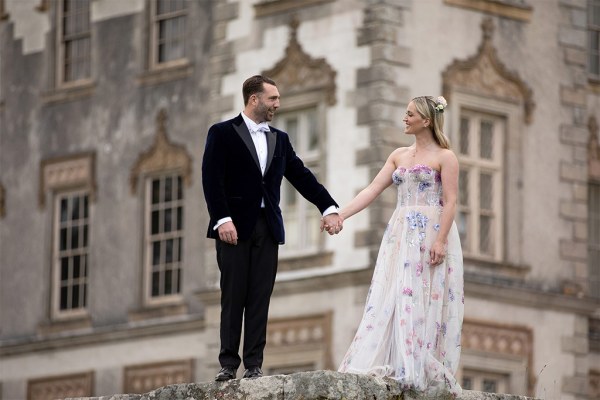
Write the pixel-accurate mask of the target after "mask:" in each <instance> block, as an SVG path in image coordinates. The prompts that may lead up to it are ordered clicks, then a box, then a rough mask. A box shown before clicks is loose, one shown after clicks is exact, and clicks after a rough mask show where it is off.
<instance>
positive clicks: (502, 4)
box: [444, 0, 533, 22]
mask: <svg viewBox="0 0 600 400" xmlns="http://www.w3.org/2000/svg"><path fill="white" fill-rule="evenodd" d="M444 2H445V3H446V4H449V5H452V6H457V7H463V8H468V9H471V10H478V11H482V12H485V13H488V14H493V15H497V16H499V17H505V18H512V19H516V20H518V21H527V22H529V21H531V14H532V13H533V7H531V6H530V5H528V4H526V3H525V1H524V0H493V1H490V0H444Z"/></svg>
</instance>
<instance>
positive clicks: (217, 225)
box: [213, 217, 233, 231]
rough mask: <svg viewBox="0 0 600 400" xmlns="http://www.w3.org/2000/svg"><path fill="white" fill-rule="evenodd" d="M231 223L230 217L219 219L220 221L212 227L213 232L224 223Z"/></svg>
mask: <svg viewBox="0 0 600 400" xmlns="http://www.w3.org/2000/svg"><path fill="white" fill-rule="evenodd" d="M230 221H233V220H232V219H231V217H225V218H221V219H220V220H218V221H217V224H216V225H215V226H214V227H213V231H216V230H217V229H218V228H219V227H220V226H221V225H223V224H224V223H225V222H230Z"/></svg>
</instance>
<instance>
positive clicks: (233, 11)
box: [214, 3, 240, 21]
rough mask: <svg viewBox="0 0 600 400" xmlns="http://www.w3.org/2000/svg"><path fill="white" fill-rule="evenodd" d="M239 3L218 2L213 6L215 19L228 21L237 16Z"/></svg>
mask: <svg viewBox="0 0 600 400" xmlns="http://www.w3.org/2000/svg"><path fill="white" fill-rule="evenodd" d="M239 8H240V7H239V3H220V4H218V5H217V6H216V7H215V12H214V19H215V21H229V20H232V19H235V18H237V17H238V16H239Z"/></svg>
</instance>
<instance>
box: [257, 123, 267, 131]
mask: <svg viewBox="0 0 600 400" xmlns="http://www.w3.org/2000/svg"><path fill="white" fill-rule="evenodd" d="M255 132H271V130H270V129H269V125H267V123H266V122H261V123H260V124H258V125H256V128H255Z"/></svg>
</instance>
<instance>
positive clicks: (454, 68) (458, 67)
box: [442, 18, 535, 124]
mask: <svg viewBox="0 0 600 400" xmlns="http://www.w3.org/2000/svg"><path fill="white" fill-rule="evenodd" d="M481 29H482V32H483V41H482V43H481V45H480V46H479V49H478V51H477V54H476V55H474V56H473V57H471V58H468V59H467V60H455V61H454V62H453V63H452V64H451V65H450V66H449V67H448V68H447V69H446V71H444V73H443V74H442V79H443V82H444V83H443V85H444V88H443V92H444V95H445V96H446V97H447V98H450V97H451V93H452V91H453V89H460V90H462V91H466V92H468V93H474V94H477V95H481V96H485V97H491V98H497V99H501V100H504V101H509V102H512V103H517V104H522V105H523V109H524V115H525V123H527V124H529V123H530V122H531V121H532V118H533V110H534V108H535V103H534V101H533V93H532V91H531V89H530V88H529V87H528V86H527V84H526V83H525V82H523V81H522V80H521V78H519V76H518V75H517V74H516V73H514V72H512V71H509V70H508V69H507V68H506V67H505V66H504V64H503V63H502V62H501V61H500V60H499V59H498V55H497V54H496V49H495V48H494V46H493V44H492V36H493V31H494V26H493V23H492V19H491V18H486V19H484V20H483V22H482V23H481Z"/></svg>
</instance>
